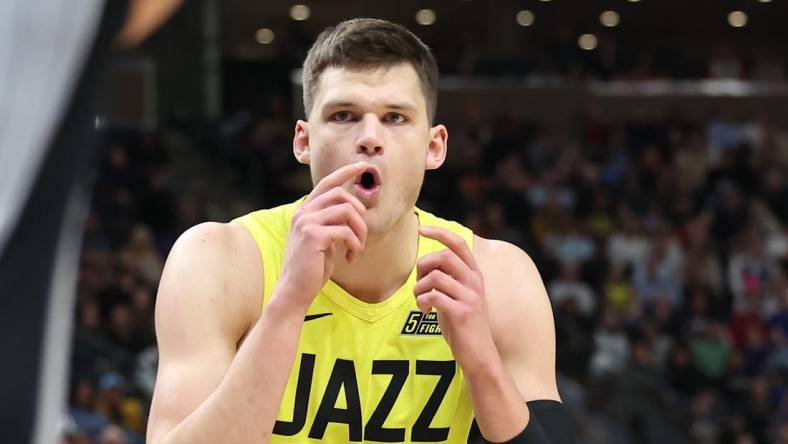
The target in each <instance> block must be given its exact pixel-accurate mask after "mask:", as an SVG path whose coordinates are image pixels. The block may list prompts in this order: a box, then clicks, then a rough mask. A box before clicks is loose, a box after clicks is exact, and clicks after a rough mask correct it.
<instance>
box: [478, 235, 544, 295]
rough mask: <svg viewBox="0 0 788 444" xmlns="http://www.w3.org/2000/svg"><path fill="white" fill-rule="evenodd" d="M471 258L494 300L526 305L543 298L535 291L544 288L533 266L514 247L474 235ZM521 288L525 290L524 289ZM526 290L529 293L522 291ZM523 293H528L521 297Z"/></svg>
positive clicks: (528, 259)
mask: <svg viewBox="0 0 788 444" xmlns="http://www.w3.org/2000/svg"><path fill="white" fill-rule="evenodd" d="M473 255H474V257H475V258H476V261H477V263H478V264H479V268H480V269H481V271H482V274H483V275H484V279H485V282H486V285H490V286H491V288H492V289H494V290H496V291H495V292H494V295H492V296H493V297H494V298H495V299H507V301H506V302H508V303H514V304H515V305H520V304H522V303H528V302H529V301H528V300H531V301H530V302H535V301H533V300H534V299H539V298H540V297H541V296H542V294H541V292H539V291H536V290H539V289H540V287H541V289H542V290H543V289H544V285H543V284H542V278H541V276H540V275H539V270H537V268H536V264H534V261H533V260H532V259H531V257H530V256H528V254H527V253H526V252H525V251H523V250H522V249H520V248H519V247H517V246H516V245H513V244H510V243H509V242H505V241H501V240H495V239H485V238H483V237H479V236H476V237H475V238H474V245H473ZM524 285H525V286H526V287H523V286H524ZM526 288H527V289H529V290H531V291H524V290H525V289H526ZM503 290H508V291H503ZM524 292H525V293H527V294H525V295H524V294H523V293H524ZM523 296H526V297H525V298H524V297H523ZM544 296H546V294H545V295H544Z"/></svg>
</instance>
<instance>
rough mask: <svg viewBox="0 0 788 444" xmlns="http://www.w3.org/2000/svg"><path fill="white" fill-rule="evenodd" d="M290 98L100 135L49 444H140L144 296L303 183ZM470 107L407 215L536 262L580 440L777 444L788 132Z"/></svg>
mask: <svg viewBox="0 0 788 444" xmlns="http://www.w3.org/2000/svg"><path fill="white" fill-rule="evenodd" d="M286 106H287V105H286V104H281V103H279V104H277V103H274V104H272V107H271V109H272V112H271V113H270V114H269V115H262V116H260V115H258V116H253V115H251V114H237V115H235V116H233V117H232V118H228V119H226V120H225V121H223V122H221V123H216V124H211V125H205V124H185V123H179V122H174V123H171V124H168V125H167V126H165V128H166V129H164V130H162V131H160V132H159V133H156V134H145V133H141V132H137V131H112V132H110V133H109V134H108V135H107V143H106V149H105V150H104V152H103V153H102V156H101V160H100V164H99V167H98V169H97V175H96V177H95V178H93V182H94V184H95V186H94V194H93V205H92V210H91V213H90V216H89V219H88V222H87V224H86V226H85V238H84V248H83V254H82V259H81V266H80V273H79V282H78V304H77V308H76V313H75V316H76V323H75V327H76V333H75V339H74V347H73V365H72V378H71V379H72V384H71V391H70V398H69V399H70V404H69V405H70V410H69V412H70V414H69V419H68V421H67V422H68V423H67V424H66V426H65V430H66V431H67V435H68V438H67V440H66V442H68V443H80V444H85V443H101V444H124V443H125V444H131V443H142V442H144V434H145V423H146V418H147V414H148V407H149V402H150V397H151V394H152V389H153V385H154V380H155V371H156V363H157V353H156V348H155V335H154V330H153V307H154V303H155V293H156V287H157V284H158V280H159V278H160V274H161V271H162V267H163V261H164V258H166V255H167V253H168V251H169V248H170V247H171V246H172V244H173V242H174V240H175V239H176V238H177V236H178V235H179V234H180V233H181V232H183V231H184V230H185V229H186V228H188V227H189V226H192V225H194V224H196V223H199V222H201V221H204V220H220V221H227V220H229V219H231V218H232V217H234V216H237V215H240V214H242V213H243V212H245V211H250V210H252V209H256V208H263V207H269V206H272V205H276V204H280V203H284V202H287V201H290V200H293V199H295V198H297V197H299V196H301V195H302V194H303V193H305V192H307V191H308V190H309V188H310V186H311V183H310V179H309V174H308V171H307V169H306V168H304V167H302V166H300V165H298V164H297V163H296V162H295V160H294V159H292V154H291V151H290V148H289V147H290V140H291V138H292V133H291V132H292V122H291V121H290V120H289V119H287V118H286V117H285V116H286V115H287V114H286V112H284V111H285V110H286ZM472 111H473V109H472V107H469V109H468V113H467V116H466V118H465V119H464V120H463V121H462V122H447V124H448V127H449V131H450V133H451V138H450V141H451V143H450V155H449V157H448V160H447V163H446V165H444V167H443V168H441V169H440V170H438V171H435V172H429V173H428V174H427V178H426V181H425V185H424V190H423V193H422V196H421V199H420V203H419V205H420V206H421V207H422V208H424V209H426V210H429V211H433V212H435V213H437V214H439V215H442V216H443V217H446V218H450V219H455V220H458V221H461V222H463V223H465V224H466V225H468V226H469V227H471V228H472V229H473V230H474V231H475V232H476V233H478V234H479V235H481V236H484V237H492V238H499V239H505V240H507V241H509V242H512V243H514V244H517V245H519V246H520V247H522V248H523V249H524V250H525V251H526V252H528V253H529V254H530V255H531V257H532V258H533V259H534V261H535V263H536V264H537V266H538V268H539V270H540V272H541V274H542V277H543V280H544V282H545V285H546V287H547V290H548V293H549V295H550V298H551V301H552V303H553V307H554V314H555V326H556V337H557V350H558V351H557V368H558V373H559V388H560V391H561V393H562V398H563V400H564V402H565V403H566V405H567V406H568V407H569V409H570V411H571V413H572V415H573V417H574V419H575V424H576V427H577V429H578V433H579V436H580V437H581V438H580V439H579V440H578V442H579V443H609V444H616V443H631V442H642V443H661V442H667V441H668V440H671V441H670V442H673V443H676V444H679V443H685V442H686V443H703V444H707V443H708V444H713V443H719V444H727V443H730V444H748V443H758V444H760V443H785V444H788V396H785V393H786V392H785V390H786V380H787V378H788V131H786V128H781V127H777V126H775V125H773V124H772V123H771V122H770V120H769V117H768V116H752V117H751V118H747V119H739V120H733V119H727V118H725V119H724V118H722V117H710V118H709V119H708V120H706V121H704V122H690V121H684V120H681V119H679V118H676V117H666V118H664V119H661V120H660V121H631V122H623V123H607V122H603V121H601V120H600V119H597V118H595V117H593V115H589V116H588V117H587V118H585V119H584V120H583V121H582V122H581V123H579V124H577V125H576V127H574V128H573V129H572V131H569V132H567V131H564V130H552V129H549V128H545V127H540V126H535V125H533V124H531V123H529V122H525V121H518V120H516V119H514V118H513V117H511V116H507V115H499V116H486V117H485V116H481V115H479V114H478V113H474V112H472ZM721 115H722V113H721ZM176 159H177V160H176ZM522 339H523V340H524V341H525V340H528V339H527V338H522Z"/></svg>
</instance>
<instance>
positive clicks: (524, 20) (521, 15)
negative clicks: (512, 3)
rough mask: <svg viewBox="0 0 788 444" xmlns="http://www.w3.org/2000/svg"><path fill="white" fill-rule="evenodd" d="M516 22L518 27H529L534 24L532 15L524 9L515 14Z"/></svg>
mask: <svg viewBox="0 0 788 444" xmlns="http://www.w3.org/2000/svg"><path fill="white" fill-rule="evenodd" d="M516 20H517V24H518V25H520V26H531V25H533V24H534V13H533V12H531V11H529V10H527V9H524V10H522V11H520V12H518V13H517V17H516Z"/></svg>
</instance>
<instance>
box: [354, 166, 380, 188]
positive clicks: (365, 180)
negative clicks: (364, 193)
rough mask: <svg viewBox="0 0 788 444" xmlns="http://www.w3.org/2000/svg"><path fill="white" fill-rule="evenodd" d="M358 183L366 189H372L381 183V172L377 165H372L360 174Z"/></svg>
mask: <svg viewBox="0 0 788 444" xmlns="http://www.w3.org/2000/svg"><path fill="white" fill-rule="evenodd" d="M356 184H358V185H359V186H361V187H362V188H364V189H365V190H372V189H374V188H375V187H377V186H379V185H380V173H379V172H378V170H377V169H376V168H375V167H371V168H369V169H367V170H366V171H364V172H363V173H361V175H360V176H358V178H357V179H356Z"/></svg>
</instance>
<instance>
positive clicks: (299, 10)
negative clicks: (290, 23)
mask: <svg viewBox="0 0 788 444" xmlns="http://www.w3.org/2000/svg"><path fill="white" fill-rule="evenodd" d="M310 14H311V11H310V10H309V6H307V5H293V7H291V8H290V18H291V19H293V20H296V21H299V22H300V21H303V20H306V19H308V18H309V15H310Z"/></svg>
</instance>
